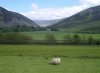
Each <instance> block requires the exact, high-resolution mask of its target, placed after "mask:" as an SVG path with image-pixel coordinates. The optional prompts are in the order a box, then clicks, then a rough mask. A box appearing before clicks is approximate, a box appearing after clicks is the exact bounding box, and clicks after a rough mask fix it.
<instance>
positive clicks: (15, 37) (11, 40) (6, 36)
mask: <svg viewBox="0 0 100 73" xmlns="http://www.w3.org/2000/svg"><path fill="white" fill-rule="evenodd" d="M32 42H33V39H32V38H31V37H29V36H25V35H22V34H20V33H18V32H0V44H26V43H27V44H30V43H32Z"/></svg>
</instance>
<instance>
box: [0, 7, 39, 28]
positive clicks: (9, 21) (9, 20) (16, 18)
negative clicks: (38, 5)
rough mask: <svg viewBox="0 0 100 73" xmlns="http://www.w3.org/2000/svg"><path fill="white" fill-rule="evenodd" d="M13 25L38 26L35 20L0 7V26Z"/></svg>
mask: <svg viewBox="0 0 100 73" xmlns="http://www.w3.org/2000/svg"><path fill="white" fill-rule="evenodd" d="M15 25H25V26H33V27H38V25H37V24H36V23H35V22H33V21H32V20H30V19H28V18H27V17H25V16H23V15H21V14H19V13H16V12H12V11H8V10H6V9H4V8H2V7H0V27H12V26H15Z"/></svg>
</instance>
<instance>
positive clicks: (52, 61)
mask: <svg viewBox="0 0 100 73" xmlns="http://www.w3.org/2000/svg"><path fill="white" fill-rule="evenodd" d="M60 62H61V59H60V58H59V57H56V58H53V59H52V60H51V62H50V63H51V64H53V65H58V64H60Z"/></svg>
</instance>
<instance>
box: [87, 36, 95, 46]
mask: <svg viewBox="0 0 100 73" xmlns="http://www.w3.org/2000/svg"><path fill="white" fill-rule="evenodd" d="M88 44H89V45H94V44H95V40H94V38H93V37H92V36H89V37H88Z"/></svg>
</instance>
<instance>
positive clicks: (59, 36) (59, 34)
mask: <svg viewBox="0 0 100 73" xmlns="http://www.w3.org/2000/svg"><path fill="white" fill-rule="evenodd" d="M21 33H22V34H25V35H28V36H31V37H32V38H33V39H35V40H43V39H45V36H46V35H47V34H53V35H54V36H55V37H56V39H57V40H63V38H64V36H65V35H66V34H69V35H71V36H72V35H73V34H74V33H67V32H64V31H58V32H53V31H52V32H51V31H50V32H49V31H47V32H46V31H40V32H39V31H36V32H21ZM79 35H80V36H81V37H82V38H83V35H84V36H85V38H88V37H89V36H92V37H93V38H95V39H100V34H79Z"/></svg>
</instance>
